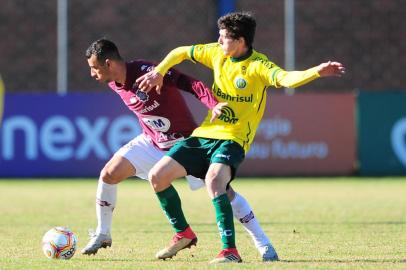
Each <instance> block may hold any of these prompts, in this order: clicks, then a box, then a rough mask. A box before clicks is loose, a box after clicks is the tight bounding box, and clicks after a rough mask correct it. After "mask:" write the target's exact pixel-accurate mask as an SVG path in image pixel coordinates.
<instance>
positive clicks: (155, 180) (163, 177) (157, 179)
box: [148, 168, 169, 192]
mask: <svg viewBox="0 0 406 270" xmlns="http://www.w3.org/2000/svg"><path fill="white" fill-rule="evenodd" d="M148 179H149V181H150V183H151V186H152V188H153V189H154V190H155V191H156V192H159V191H162V190H163V189H165V188H166V187H167V186H168V184H167V182H168V181H167V180H168V179H169V177H168V175H167V173H166V172H165V171H164V170H159V169H154V168H152V169H151V170H150V171H149V173H148Z"/></svg>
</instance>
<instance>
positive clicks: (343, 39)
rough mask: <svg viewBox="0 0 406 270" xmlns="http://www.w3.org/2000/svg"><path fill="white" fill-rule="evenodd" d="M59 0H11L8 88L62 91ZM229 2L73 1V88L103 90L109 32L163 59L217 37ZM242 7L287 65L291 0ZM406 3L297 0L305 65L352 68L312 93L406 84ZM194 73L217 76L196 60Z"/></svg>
mask: <svg viewBox="0 0 406 270" xmlns="http://www.w3.org/2000/svg"><path fill="white" fill-rule="evenodd" d="M57 2H58V1H57V0H47V1H39V0H31V1H25V0H2V1H1V4H0V6H1V8H0V33H1V37H2V40H1V42H0V74H2V76H3V79H4V81H5V82H6V86H7V91H9V92H21V91H55V89H56V86H57V82H56V78H57V69H56V57H57ZM219 2H227V1H215V0H203V1H188V0H174V1H164V0H160V1H141V0H120V1H112V0H86V1H80V0H67V4H68V9H67V12H68V71H69V73H68V89H69V91H88V90H92V91H97V90H100V89H103V87H104V86H103V87H102V86H101V85H99V84H98V83H96V82H94V81H93V80H91V79H89V71H88V67H87V64H86V61H85V58H84V51H85V49H86V48H87V47H88V45H89V44H90V43H91V42H92V41H94V40H95V39H98V38H100V37H107V38H109V39H112V40H114V41H115V42H116V43H117V44H118V46H119V48H120V50H121V51H122V54H123V56H124V57H125V58H126V59H130V58H145V59H150V60H156V61H159V60H160V59H161V58H162V57H163V56H164V55H165V54H166V53H167V52H168V51H169V50H170V49H172V48H174V47H176V46H179V45H183V44H193V43H200V42H202V43H203V42H210V41H215V40H216V39H217V29H216V20H217V17H218V12H219ZM234 2H235V9H237V10H249V11H252V12H253V13H254V14H255V16H256V18H257V23H258V26H257V34H256V39H255V44H254V47H255V48H256V49H257V50H259V51H261V52H264V53H266V54H267V55H268V56H269V57H270V59H271V60H273V61H274V62H276V63H277V64H279V65H281V66H285V65H284V46H285V44H284V33H285V31H284V2H285V0H249V1H248V0H247V1H242V0H236V1H234ZM405 10H406V1H403V0H368V1H365V0H340V1H335V0H296V1H295V29H296V35H295V36H296V38H295V41H296V46H295V48H296V59H297V60H296V68H297V69H304V68H306V67H309V66H314V65H316V64H318V63H320V62H321V61H325V60H328V59H337V60H339V61H341V62H343V63H344V64H345V65H346V66H347V68H348V73H347V75H346V76H345V77H344V78H343V79H341V80H335V79H326V80H320V81H317V82H315V83H314V84H312V85H309V86H306V87H305V88H304V89H309V90H315V91H319V90H323V91H324V90H326V89H328V90H331V91H351V90H353V89H359V88H362V89H368V90H382V89H397V90H403V89H405V85H406V76H405V75H404V70H406V53H405V44H406V25H405V23H406V22H405ZM188 70H189V71H190V73H192V74H194V75H195V76H196V77H199V78H202V79H204V80H205V81H206V82H208V83H210V80H211V79H210V78H211V74H210V72H208V71H207V70H205V69H203V68H199V67H197V66H196V65H193V66H192V65H190V66H189V67H188Z"/></svg>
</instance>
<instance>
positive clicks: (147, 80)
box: [135, 70, 164, 94]
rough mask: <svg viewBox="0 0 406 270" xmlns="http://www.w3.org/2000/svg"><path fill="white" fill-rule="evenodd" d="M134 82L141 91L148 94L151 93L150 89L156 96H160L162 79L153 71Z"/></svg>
mask: <svg viewBox="0 0 406 270" xmlns="http://www.w3.org/2000/svg"><path fill="white" fill-rule="evenodd" d="M135 81H136V83H137V84H138V88H139V89H140V90H141V91H144V92H147V93H148V92H149V91H151V89H155V91H156V92H157V93H158V94H161V87H162V85H163V82H164V77H163V76H162V75H161V74H159V73H158V72H156V71H155V70H152V71H150V72H148V73H145V74H144V75H142V76H141V77H139V78H138V79H137V80H135Z"/></svg>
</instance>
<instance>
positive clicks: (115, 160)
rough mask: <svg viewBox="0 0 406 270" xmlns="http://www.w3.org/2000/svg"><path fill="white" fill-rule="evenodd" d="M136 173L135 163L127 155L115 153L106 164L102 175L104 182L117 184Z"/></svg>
mask: <svg viewBox="0 0 406 270" xmlns="http://www.w3.org/2000/svg"><path fill="white" fill-rule="evenodd" d="M134 174H135V169H134V167H133V165H132V164H131V163H130V161H128V160H127V159H126V158H125V157H122V156H119V155H114V156H113V157H112V158H111V159H110V160H109V162H107V164H106V165H105V166H104V168H103V170H102V172H101V177H102V179H103V181H104V182H106V183H109V184H117V183H120V182H121V181H123V180H124V179H127V178H128V177H130V176H133V175H134Z"/></svg>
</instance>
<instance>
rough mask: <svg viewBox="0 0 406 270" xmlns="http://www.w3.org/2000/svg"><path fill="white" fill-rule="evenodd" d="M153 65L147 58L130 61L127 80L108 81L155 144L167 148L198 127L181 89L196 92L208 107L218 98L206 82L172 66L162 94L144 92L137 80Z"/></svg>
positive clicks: (165, 78)
mask: <svg viewBox="0 0 406 270" xmlns="http://www.w3.org/2000/svg"><path fill="white" fill-rule="evenodd" d="M154 66H155V65H154V64H153V63H151V62H148V61H144V60H135V61H131V62H127V63H126V69H127V73H126V82H125V84H124V85H121V84H118V83H116V82H114V81H113V82H110V83H109V87H110V88H111V89H112V90H113V91H115V92H116V93H117V94H118V95H120V97H121V99H122V100H123V102H124V103H125V105H127V107H128V108H129V109H130V110H131V111H132V112H134V113H135V114H136V115H137V117H138V120H139V123H140V126H141V128H142V130H143V132H144V134H145V135H146V136H148V137H149V138H151V140H152V142H153V143H154V145H155V146H157V147H158V148H159V149H162V150H168V149H169V148H171V147H172V146H173V145H174V144H175V143H176V142H177V141H179V140H182V139H184V138H186V137H188V136H189V135H190V134H191V133H192V131H193V130H194V129H195V128H196V127H197V125H196V123H195V121H194V119H193V116H192V114H191V112H190V110H189V108H188V107H187V105H186V103H185V101H184V99H183V97H182V94H181V93H180V92H179V90H182V91H186V92H189V93H191V94H193V95H194V96H195V97H196V98H198V99H199V100H200V101H201V102H202V103H203V104H204V105H205V106H206V107H207V108H208V109H212V108H213V107H214V106H216V105H217V100H216V99H215V97H214V96H213V94H212V91H211V89H210V88H208V87H206V86H205V85H204V84H203V82H201V81H198V80H196V79H194V78H191V77H189V76H187V75H185V74H183V73H181V72H179V71H177V70H175V69H170V70H169V71H168V73H167V74H166V75H165V77H164V83H163V86H162V89H161V94H160V95H159V94H157V92H156V91H155V90H151V91H149V92H148V93H145V92H142V91H141V90H139V89H138V87H137V85H136V82H135V80H136V79H137V78H138V77H140V76H142V75H144V74H145V73H147V72H148V71H151V70H152V69H153V68H154Z"/></svg>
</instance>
